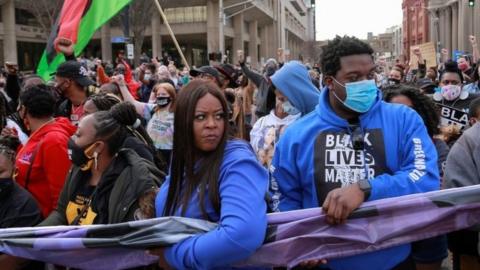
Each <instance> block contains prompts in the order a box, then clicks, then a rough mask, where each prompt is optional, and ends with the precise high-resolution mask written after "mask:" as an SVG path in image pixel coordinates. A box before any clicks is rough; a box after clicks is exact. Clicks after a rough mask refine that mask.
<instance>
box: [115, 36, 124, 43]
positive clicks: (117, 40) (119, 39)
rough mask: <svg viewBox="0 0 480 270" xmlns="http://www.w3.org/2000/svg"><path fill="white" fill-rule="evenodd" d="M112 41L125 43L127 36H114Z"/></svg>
mask: <svg viewBox="0 0 480 270" xmlns="http://www.w3.org/2000/svg"><path fill="white" fill-rule="evenodd" d="M112 43H125V37H112Z"/></svg>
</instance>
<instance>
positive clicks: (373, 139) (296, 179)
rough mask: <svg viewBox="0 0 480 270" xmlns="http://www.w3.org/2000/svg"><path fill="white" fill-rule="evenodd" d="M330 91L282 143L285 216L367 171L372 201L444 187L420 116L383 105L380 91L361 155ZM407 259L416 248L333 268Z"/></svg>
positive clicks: (277, 168)
mask: <svg viewBox="0 0 480 270" xmlns="http://www.w3.org/2000/svg"><path fill="white" fill-rule="evenodd" d="M328 93H329V90H326V91H322V94H321V97H320V103H319V105H318V106H317V107H316V109H315V111H313V112H311V113H310V114H308V115H306V116H304V117H303V118H301V119H299V120H297V121H296V122H295V123H293V124H292V125H291V126H290V127H289V128H288V129H287V130H286V131H285V133H284V135H283V137H282V138H280V141H279V143H278V144H277V148H276V151H275V155H274V157H273V162H272V168H271V170H272V173H273V180H272V181H273V182H274V185H272V191H273V192H274V193H277V195H280V202H279V209H280V210H281V211H289V210H295V209H304V208H312V207H321V206H322V204H323V201H324V199H325V197H326V195H327V194H328V192H329V191H331V190H332V189H335V188H339V187H342V186H347V185H349V184H351V183H354V182H356V181H358V180H359V179H360V178H364V175H362V174H364V173H365V172H366V171H368V173H369V175H371V176H372V178H373V179H372V178H370V180H369V182H370V184H371V186H372V190H371V195H370V197H369V201H371V200H378V199H382V198H389V197H397V196H402V195H407V194H412V193H420V192H427V191H432V190H438V189H439V188H440V180H439V175H438V168H437V166H436V162H437V153H436V150H435V146H434V144H433V142H432V139H431V138H430V137H429V136H428V133H427V130H426V128H425V125H424V124H423V121H422V119H421V118H420V116H419V115H418V114H417V113H416V112H415V111H413V110H412V109H410V108H408V107H406V106H403V105H398V104H388V103H385V102H383V101H382V100H381V94H380V92H378V96H377V100H376V103H375V104H374V105H373V106H372V108H371V109H370V110H369V111H368V112H366V113H364V114H362V115H360V116H359V121H360V123H359V125H360V126H361V129H357V132H358V130H363V134H364V136H363V138H364V143H363V145H364V146H363V149H364V150H363V151H361V150H356V151H355V150H353V148H352V141H351V139H350V135H349V134H352V133H353V135H355V131H353V130H351V129H352V128H351V127H349V124H348V122H347V121H346V120H345V119H343V118H341V117H339V116H337V114H335V112H334V111H333V110H332V108H331V106H330V104H329V101H328ZM357 134H361V133H357ZM360 138H362V136H361V135H360ZM360 141H361V140H360ZM362 156H364V157H365V158H364V159H363V158H361V157H362ZM364 160H365V162H363V161H364ZM365 163H366V165H365ZM275 184H277V185H278V186H277V185H275ZM274 189H275V190H274ZM278 193H280V194H278ZM347 222H348V220H347ZM372 237H374V236H372ZM409 253H410V245H409V244H408V245H401V246H397V247H393V248H388V249H384V250H380V251H376V252H371V253H367V254H362V255H356V256H351V257H345V258H340V259H332V260H329V263H328V267H330V268H331V269H334V270H339V269H342V270H343V269H345V270H347V269H357V270H362V269H365V270H367V269H368V270H375V269H391V268H393V267H394V266H396V265H397V264H399V263H400V262H402V261H403V260H405V259H406V258H407V257H408V255H409Z"/></svg>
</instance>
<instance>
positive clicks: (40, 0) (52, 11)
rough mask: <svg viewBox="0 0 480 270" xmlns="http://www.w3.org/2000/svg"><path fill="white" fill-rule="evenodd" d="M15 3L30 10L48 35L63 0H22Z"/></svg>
mask: <svg viewBox="0 0 480 270" xmlns="http://www.w3.org/2000/svg"><path fill="white" fill-rule="evenodd" d="M15 4H16V5H18V7H19V8H21V9H24V10H26V11H28V12H30V13H31V14H32V15H33V16H34V17H35V19H36V20H37V22H38V24H39V25H40V27H41V28H42V29H43V31H45V33H47V35H48V33H50V31H51V29H52V26H53V24H54V23H55V20H56V19H57V17H58V14H59V13H60V11H61V9H62V6H63V0H22V1H18V2H17V3H15Z"/></svg>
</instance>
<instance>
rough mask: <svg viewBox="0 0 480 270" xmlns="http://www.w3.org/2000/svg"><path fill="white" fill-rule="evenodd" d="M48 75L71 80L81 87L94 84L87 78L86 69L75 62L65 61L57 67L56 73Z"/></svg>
mask: <svg viewBox="0 0 480 270" xmlns="http://www.w3.org/2000/svg"><path fill="white" fill-rule="evenodd" d="M50 75H57V76H59V77H64V78H68V79H72V80H74V81H75V82H77V83H78V84H79V85H81V86H83V87H87V86H90V85H92V84H95V82H93V81H92V80H91V79H90V78H89V77H88V70H87V68H86V67H84V66H83V65H82V64H81V63H80V62H77V61H67V62H65V63H62V64H61V65H60V66H58V68H57V72H55V73H52V74H50Z"/></svg>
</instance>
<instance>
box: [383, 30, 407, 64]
mask: <svg viewBox="0 0 480 270" xmlns="http://www.w3.org/2000/svg"><path fill="white" fill-rule="evenodd" d="M385 32H386V33H391V34H392V57H393V58H394V59H396V58H398V57H400V55H402V54H403V43H402V34H403V33H402V27H401V26H400V25H396V26H392V27H390V28H388V29H387V31H385Z"/></svg>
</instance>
